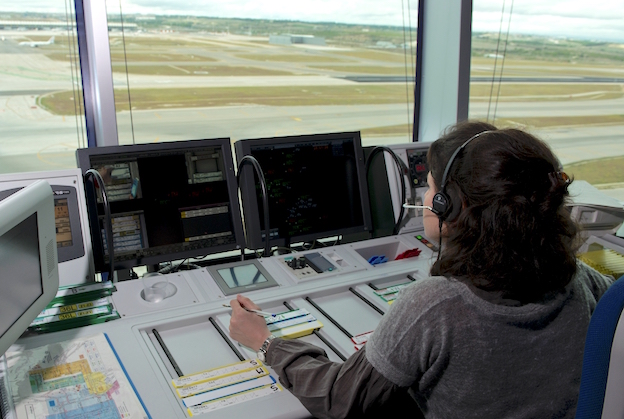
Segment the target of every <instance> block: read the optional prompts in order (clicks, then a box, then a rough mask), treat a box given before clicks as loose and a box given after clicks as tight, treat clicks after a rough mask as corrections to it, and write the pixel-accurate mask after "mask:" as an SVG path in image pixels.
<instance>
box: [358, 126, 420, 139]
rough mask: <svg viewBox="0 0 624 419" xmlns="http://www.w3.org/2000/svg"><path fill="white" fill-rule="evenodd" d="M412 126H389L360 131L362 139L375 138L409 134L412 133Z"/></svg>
mask: <svg viewBox="0 0 624 419" xmlns="http://www.w3.org/2000/svg"><path fill="white" fill-rule="evenodd" d="M412 129H413V125H412V124H409V125H408V124H400V125H388V126H384V127H374V128H365V129H363V130H360V133H361V134H362V137H374V136H381V135H396V134H407V133H410V132H412Z"/></svg>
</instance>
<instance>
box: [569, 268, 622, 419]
mask: <svg viewBox="0 0 624 419" xmlns="http://www.w3.org/2000/svg"><path fill="white" fill-rule="evenodd" d="M623 308H624V276H622V277H621V278H620V279H618V280H617V281H615V283H614V284H613V285H611V287H609V289H608V290H607V292H605V294H604V295H603V296H602V298H601V299H600V301H598V305H597V306H596V310H595V311H594V313H593V315H592V318H591V321H590V322H589V328H588V329H587V337H586V338H585V351H584V353H583V372H582V376H581V388H580V392H579V400H578V404H577V407H576V419H600V418H604V419H611V418H618V419H621V418H623V417H624V395H623V394H622V390H623V389H624V315H623V313H622V309H623Z"/></svg>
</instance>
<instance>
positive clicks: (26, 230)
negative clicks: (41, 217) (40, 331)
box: [0, 214, 43, 336]
mask: <svg viewBox="0 0 624 419" xmlns="http://www.w3.org/2000/svg"><path fill="white" fill-rule="evenodd" d="M0 266H2V269H1V270H0V289H1V290H2V292H0V336H3V335H4V334H5V333H6V331H7V330H8V329H9V328H10V327H11V326H12V325H13V324H14V323H15V322H16V321H17V320H18V319H19V318H20V316H22V314H24V312H25V311H26V310H28V309H29V308H30V306H32V304H33V303H34V302H35V301H36V300H37V299H38V298H39V297H40V296H41V295H43V282H42V278H41V266H40V264H39V236H38V232H37V214H33V215H31V216H30V217H28V218H26V219H25V220H24V221H22V222H21V223H19V224H18V225H16V226H15V227H13V228H12V229H11V230H9V231H7V232H6V233H5V234H3V235H2V236H0Z"/></svg>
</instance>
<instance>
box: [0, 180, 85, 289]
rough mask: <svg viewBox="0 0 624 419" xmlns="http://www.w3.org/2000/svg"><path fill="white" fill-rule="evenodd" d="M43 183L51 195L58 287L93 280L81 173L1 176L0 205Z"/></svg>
mask: <svg viewBox="0 0 624 419" xmlns="http://www.w3.org/2000/svg"><path fill="white" fill-rule="evenodd" d="M39 179H42V180H45V181H47V182H48V184H50V186H51V187H52V192H53V194H54V210H55V211H54V213H55V219H56V244H57V251H58V261H59V281H60V285H76V284H81V283H85V282H92V281H94V280H95V269H94V266H93V252H92V250H91V233H90V231H89V224H88V222H89V221H88V217H87V207H86V202H85V195H84V188H83V182H82V172H81V171H80V169H64V170H51V171H45V172H28V173H10V174H2V175H0V201H1V200H3V199H4V198H6V197H8V196H10V195H12V194H14V193H15V192H17V191H19V190H20V189H22V188H23V187H25V186H27V185H29V184H31V183H33V182H35V181H37V180H39Z"/></svg>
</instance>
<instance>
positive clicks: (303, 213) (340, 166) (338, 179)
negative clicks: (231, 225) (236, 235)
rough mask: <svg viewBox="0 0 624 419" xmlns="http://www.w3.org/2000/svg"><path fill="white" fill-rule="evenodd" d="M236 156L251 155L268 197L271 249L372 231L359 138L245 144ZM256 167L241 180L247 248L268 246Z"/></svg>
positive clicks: (300, 138)
mask: <svg viewBox="0 0 624 419" xmlns="http://www.w3.org/2000/svg"><path fill="white" fill-rule="evenodd" d="M234 146H235V148H236V156H237V159H238V161H241V159H242V158H243V156H245V155H252V156H253V157H255V158H256V160H258V162H259V163H260V166H261V168H262V172H263V173H264V177H265V179H266V182H267V189H268V192H269V217H270V218H269V224H270V232H269V234H270V236H271V237H270V244H271V245H272V246H284V245H286V246H288V245H290V243H297V242H307V241H313V240H317V239H321V238H325V237H333V236H339V235H346V234H356V233H363V232H367V231H370V229H371V217H370V207H369V201H368V187H367V184H366V177H365V175H366V174H365V173H364V172H365V165H364V164H365V161H364V153H363V150H362V145H361V140H360V133H359V132H345V133H332V134H316V135H303V136H291V137H277V138H261V139H248V140H240V141H237V142H236V143H235V145H234ZM255 179H256V177H255V175H254V171H253V169H252V168H251V167H249V168H246V169H244V170H243V172H242V175H241V180H240V188H241V197H242V203H243V213H244V216H245V229H246V233H247V246H248V247H250V248H255V249H257V248H260V247H262V246H263V244H262V243H263V242H264V235H265V227H264V222H263V220H264V218H263V211H262V195H261V193H260V186H259V183H258V182H257V181H256V180H255Z"/></svg>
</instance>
